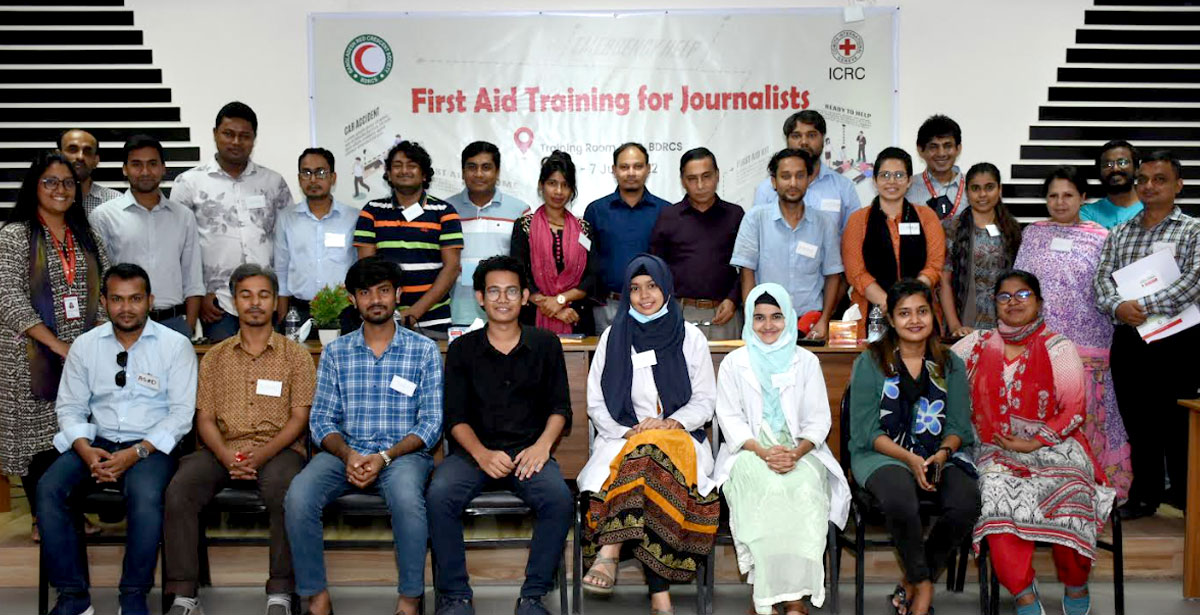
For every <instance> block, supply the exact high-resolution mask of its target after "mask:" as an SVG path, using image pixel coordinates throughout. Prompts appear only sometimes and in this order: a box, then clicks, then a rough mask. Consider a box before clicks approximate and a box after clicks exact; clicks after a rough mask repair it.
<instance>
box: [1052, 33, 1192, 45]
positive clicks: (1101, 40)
mask: <svg viewBox="0 0 1200 615" xmlns="http://www.w3.org/2000/svg"><path fill="white" fill-rule="evenodd" d="M1198 36H1200V34H1198V33H1197V32H1196V31H1195V30H1076V31H1075V42H1076V43H1078V44H1080V45H1084V44H1086V45H1195V44H1196V37H1198Z"/></svg>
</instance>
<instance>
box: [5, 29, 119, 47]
mask: <svg viewBox="0 0 1200 615" xmlns="http://www.w3.org/2000/svg"><path fill="white" fill-rule="evenodd" d="M142 40H143V39H142V31H141V30H6V31H5V32H4V38H3V39H0V45H141V44H142Z"/></svg>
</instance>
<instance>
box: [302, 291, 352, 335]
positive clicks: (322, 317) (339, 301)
mask: <svg viewBox="0 0 1200 615" xmlns="http://www.w3.org/2000/svg"><path fill="white" fill-rule="evenodd" d="M348 307H350V294H349V293H347V292H346V287H345V286H342V285H341V284H339V285H337V286H334V287H331V286H326V287H325V288H322V289H321V290H319V291H317V294H316V296H314V297H313V298H312V301H309V302H308V311H309V313H310V314H312V318H313V320H315V321H316V322H317V328H318V329H336V328H338V325H339V323H340V319H341V316H342V310H344V309H346V308H348Z"/></svg>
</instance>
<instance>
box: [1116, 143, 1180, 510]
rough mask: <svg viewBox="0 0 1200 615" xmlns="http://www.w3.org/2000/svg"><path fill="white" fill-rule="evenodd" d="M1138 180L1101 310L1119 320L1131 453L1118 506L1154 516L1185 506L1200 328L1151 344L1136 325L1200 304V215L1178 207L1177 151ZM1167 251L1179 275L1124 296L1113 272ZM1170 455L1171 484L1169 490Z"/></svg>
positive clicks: (1162, 156)
mask: <svg viewBox="0 0 1200 615" xmlns="http://www.w3.org/2000/svg"><path fill="white" fill-rule="evenodd" d="M1135 183H1136V186H1137V195H1138V197H1139V198H1140V199H1141V201H1142V204H1143V205H1144V206H1145V208H1144V209H1143V210H1142V211H1141V212H1140V213H1138V214H1137V215H1135V216H1134V217H1133V218H1131V219H1130V220H1129V222H1128V223H1126V224H1122V225H1119V226H1117V227H1116V228H1115V229H1113V231H1112V233H1111V234H1109V236H1108V239H1107V240H1106V241H1105V242H1104V251H1103V252H1102V253H1101V256H1100V266H1099V268H1098V269H1097V270H1096V284H1095V286H1096V303H1097V308H1098V309H1100V311H1102V312H1104V313H1106V314H1112V315H1113V322H1114V323H1115V324H1116V327H1115V328H1114V330H1113V343H1112V351H1111V354H1110V356H1111V359H1110V364H1111V366H1112V375H1113V387H1114V389H1115V390H1116V394H1117V406H1118V408H1119V409H1120V411H1121V418H1122V419H1123V420H1124V421H1125V430H1126V431H1127V432H1129V446H1130V450H1131V451H1132V453H1133V457H1132V462H1133V485H1132V487H1131V488H1130V490H1129V500H1128V501H1127V502H1126V503H1125V505H1124V506H1122V507H1121V509H1120V511H1121V516H1122V518H1125V519H1136V518H1138V517H1145V516H1149V515H1153V514H1154V512H1155V511H1156V510H1158V506H1159V504H1161V503H1163V502H1164V501H1165V502H1167V503H1169V504H1171V505H1173V506H1176V507H1178V508H1179V509H1180V510H1182V509H1183V506H1184V502H1185V500H1186V498H1185V495H1186V488H1187V446H1188V443H1187V417H1186V416H1185V415H1186V413H1184V412H1179V411H1178V408H1177V407H1176V400H1178V399H1191V398H1194V397H1196V393H1197V385H1198V384H1200V378H1198V377H1197V372H1196V368H1195V365H1196V363H1195V358H1194V356H1195V350H1196V347H1197V345H1198V344H1200V327H1192V328H1190V329H1185V330H1184V331H1181V332H1179V333H1176V334H1175V335H1172V336H1170V337H1167V338H1164V339H1161V340H1158V341H1154V342H1150V343H1146V342H1145V341H1143V340H1142V336H1141V335H1140V334H1139V333H1138V330H1137V327H1138V326H1140V325H1142V324H1143V323H1145V322H1146V319H1147V318H1150V317H1152V316H1167V317H1171V316H1174V315H1176V314H1179V313H1180V312H1182V311H1183V310H1185V309H1187V308H1189V307H1191V306H1193V305H1196V304H1197V303H1198V302H1200V220H1197V219H1196V218H1193V217H1191V216H1188V215H1185V214H1184V213H1183V212H1182V211H1181V210H1180V209H1179V207H1178V206H1177V205H1175V198H1176V197H1177V196H1178V195H1179V193H1180V191H1182V190H1183V170H1182V167H1181V166H1180V164H1179V159H1177V158H1175V156H1174V154H1172V153H1170V152H1167V151H1159V152H1154V153H1153V154H1150V155H1149V156H1147V157H1146V158H1144V159H1143V160H1142V161H1141V164H1139V165H1138V169H1137V175H1136V179H1135ZM1162 250H1170V251H1171V253H1172V254H1173V255H1174V257H1175V263H1176V264H1177V265H1178V266H1179V271H1180V273H1181V274H1182V275H1181V276H1180V277H1179V279H1177V280H1175V282H1173V283H1171V284H1170V285H1169V286H1167V287H1166V288H1164V289H1162V290H1160V291H1158V292H1155V293H1152V294H1150V295H1147V296H1145V297H1142V298H1141V299H1137V300H1126V299H1123V298H1122V297H1121V295H1120V293H1118V292H1117V284H1116V282H1115V281H1114V280H1113V277H1112V274H1113V272H1114V271H1117V270H1118V269H1121V268H1122V267H1125V266H1127V265H1129V264H1131V263H1133V262H1135V261H1137V260H1140V259H1142V258H1144V257H1146V256H1149V255H1150V254H1153V253H1155V252H1159V251H1162ZM1164 458H1165V461H1166V471H1167V476H1169V477H1170V481H1171V491H1170V492H1167V493H1164V484H1165V477H1164V476H1163V466H1164Z"/></svg>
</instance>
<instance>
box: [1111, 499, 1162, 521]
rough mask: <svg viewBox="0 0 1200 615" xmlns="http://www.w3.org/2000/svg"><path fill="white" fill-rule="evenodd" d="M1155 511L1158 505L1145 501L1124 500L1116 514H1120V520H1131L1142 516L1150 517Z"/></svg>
mask: <svg viewBox="0 0 1200 615" xmlns="http://www.w3.org/2000/svg"><path fill="white" fill-rule="evenodd" d="M1157 511H1158V506H1153V505H1150V504H1147V503H1145V502H1126V503H1125V505H1124V506H1122V507H1120V508H1118V509H1117V514H1119V515H1121V520H1122V521H1132V520H1134V519H1141V518H1142V517H1152V516H1154V513H1155V512H1157Z"/></svg>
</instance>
